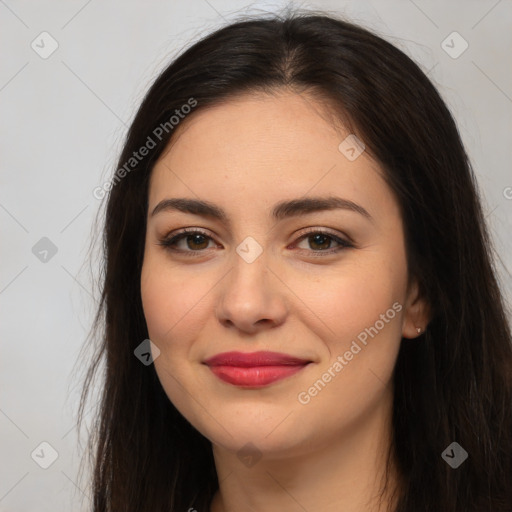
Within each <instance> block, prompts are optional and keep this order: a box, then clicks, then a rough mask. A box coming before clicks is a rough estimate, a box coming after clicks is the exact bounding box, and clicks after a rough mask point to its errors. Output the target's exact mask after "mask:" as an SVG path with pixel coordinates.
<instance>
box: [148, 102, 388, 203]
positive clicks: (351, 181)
mask: <svg viewBox="0 0 512 512" xmlns="http://www.w3.org/2000/svg"><path fill="white" fill-rule="evenodd" d="M332 119H333V117H332V115H330V114H329V113H328V112H326V109H325V106H323V105H322V104H320V103H318V102H315V101H314V100H313V99H312V98H311V97H308V96H304V95H299V94H296V93H279V94H276V95H267V94H251V95H245V96H240V97H237V98H236V99H230V100H229V101H226V102H224V103H222V104H218V105H216V106H214V107H211V108H205V109H202V110H198V111H197V112H194V114H193V115H191V116H189V117H188V118H185V120H183V121H181V123H180V125H178V127H177V128H176V132H175V134H174V135H173V139H172V140H171V143H170V144H169V146H168V148H167V149H166V151H165V152H164V154H163V155H162V156H161V157H160V159H159V160H158V162H157V163H156V165H155V167H154V169H153V171H152V176H151V181H150V191H149V198H148V199H149V205H150V207H151V206H152V205H153V206H154V205H155V204H156V203H157V202H158V201H160V200H162V199H163V198H165V197H167V196H168V195H170V194H172V195H180V196H184V195H185V196H189V197H193V196H198V197H201V198H208V199H213V200H218V201H220V202H223V201H224V202H225V201H226V200H227V201H229V198H230V197H231V198H232V199H233V200H236V198H239V200H242V201H246V200H247V201H254V200H256V199H258V200H259V201H258V202H259V204H266V203H267V202H268V203H269V204H274V203H276V202H278V201H279V200H282V199H283V198H297V197H301V196H304V195H306V194H313V195H315V196H318V195H322V194H327V193H329V194H331V193H333V192H335V193H338V194H342V195H343V197H347V198H348V199H351V200H353V201H356V202H357V201H361V202H362V201H364V202H365V203H367V204H368V209H369V210H371V209H372V207H374V206H379V205H380V206H381V207H386V206H387V207H393V204H391V203H392V202H393V198H392V197H391V191H390V190H389V188H388V186H387V184H386V183H385V182H384V180H383V179H382V177H381V176H380V174H381V170H380V169H379V166H378V165H377V164H376V163H375V162H374V161H373V160H372V159H371V158H370V157H369V156H368V155H367V154H366V153H365V152H364V151H363V152H362V153H361V155H360V156H359V157H357V158H356V159H353V160H350V159H348V158H347V156H346V154H345V153H343V151H341V150H340V144H342V143H343V142H344V141H345V140H346V139H347V137H348V136H350V132H349V131H348V130H347V129H345V128H344V127H343V126H342V125H340V124H337V125H336V126H335V125H334V124H333V122H332ZM349 140H351V139H349ZM343 147H344V146H343ZM230 194H231V196H230ZM390 201H391V203H390ZM370 213H372V212H371V211H370Z"/></svg>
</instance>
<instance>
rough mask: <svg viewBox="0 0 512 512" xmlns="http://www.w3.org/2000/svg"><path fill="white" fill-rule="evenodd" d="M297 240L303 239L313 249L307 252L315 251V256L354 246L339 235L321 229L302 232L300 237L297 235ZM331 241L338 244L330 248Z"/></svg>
mask: <svg viewBox="0 0 512 512" xmlns="http://www.w3.org/2000/svg"><path fill="white" fill-rule="evenodd" d="M298 241H299V242H300V243H302V242H303V241H305V242H306V243H307V245H309V247H311V248H312V249H313V250H312V251H309V252H312V253H316V254H315V256H323V255H325V254H333V253H336V252H339V251H341V250H343V249H345V248H347V247H354V245H353V244H352V243H350V242H349V241H348V240H344V239H343V238H340V237H339V236H336V235H334V234H332V233H330V232H327V231H321V230H320V231H319V230H315V231H309V232H307V233H305V234H303V235H302V236H301V237H299V239H298ZM333 241H334V242H336V243H337V244H338V246H337V247H334V248H331V244H332V242H333ZM295 243H297V242H295ZM306 250H307V249H306Z"/></svg>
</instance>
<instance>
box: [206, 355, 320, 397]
mask: <svg viewBox="0 0 512 512" xmlns="http://www.w3.org/2000/svg"><path fill="white" fill-rule="evenodd" d="M310 363H311V361H308V360H306V359H300V358H297V357H293V356H289V355H287V354H279V353H276V352H253V353H243V352H226V353H223V354H218V355H217V356H214V357H212V358H210V359H207V360H206V361H205V364H206V365H208V367H209V368H210V370H211V371H212V373H213V374H214V375H215V376H216V377H218V378H219V379H221V380H222V381H224V382H227V383H229V384H233V385H235V386H240V387H249V388H259V387H264V386H268V385H269V384H272V383H274V382H277V381H280V380H282V379H286V378H287V377H290V376H292V375H294V374H296V373H298V372H300V371H301V370H302V369H304V368H305V367H306V366H308V365H309V364H310Z"/></svg>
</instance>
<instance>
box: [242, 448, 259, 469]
mask: <svg viewBox="0 0 512 512" xmlns="http://www.w3.org/2000/svg"><path fill="white" fill-rule="evenodd" d="M236 456H237V457H238V458H239V459H240V461H241V462H242V464H244V465H245V466H247V467H248V468H252V467H253V466H254V465H255V464H256V463H257V462H258V461H259V460H260V459H261V457H262V455H261V452H260V451H259V450H258V448H256V446H254V445H253V444H252V443H247V444H246V445H244V446H243V447H242V448H240V450H238V452H237V454H236Z"/></svg>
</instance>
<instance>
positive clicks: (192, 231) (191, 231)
mask: <svg viewBox="0 0 512 512" xmlns="http://www.w3.org/2000/svg"><path fill="white" fill-rule="evenodd" d="M189 235H202V236H203V237H205V238H206V239H209V240H212V241H214V242H215V240H214V239H213V238H212V237H211V236H209V235H208V234H207V233H206V232H204V231H202V230H199V229H197V228H184V229H182V230H181V231H180V232H178V233H176V234H175V235H174V236H172V237H170V238H164V239H163V240H160V241H159V242H158V245H161V246H163V247H165V249H166V250H168V251H172V252H175V253H180V254H185V255H186V256H191V257H194V256H199V255H202V254H203V253H204V252H205V251H206V249H200V250H197V251H191V250H188V251H183V250H181V249H175V248H174V247H172V246H173V245H175V244H176V243H177V242H179V241H181V240H182V239H183V238H185V237H186V236H189ZM311 235H323V236H325V237H327V238H331V239H332V240H334V241H335V242H337V243H338V244H339V247H336V248H334V249H328V250H316V251H315V250H311V251H308V250H307V249H299V250H305V251H307V252H310V253H312V255H314V256H315V257H316V256H320V257H324V256H328V255H332V254H335V253H338V252H340V251H342V250H344V249H347V248H351V247H354V245H353V244H352V243H350V242H348V241H347V240H344V239H342V238H340V237H338V236H336V235H333V234H332V233H330V232H328V231H322V230H318V229H313V230H310V231H308V232H306V233H303V234H302V235H301V236H300V237H299V238H298V239H297V241H296V242H295V243H300V242H301V241H302V240H304V239H305V238H308V237H309V236H311Z"/></svg>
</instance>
